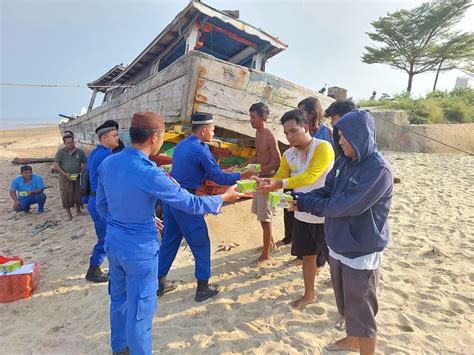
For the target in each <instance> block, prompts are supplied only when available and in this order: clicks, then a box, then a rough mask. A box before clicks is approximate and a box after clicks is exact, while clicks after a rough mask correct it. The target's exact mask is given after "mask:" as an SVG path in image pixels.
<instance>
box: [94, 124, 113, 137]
mask: <svg viewBox="0 0 474 355" xmlns="http://www.w3.org/2000/svg"><path fill="white" fill-rule="evenodd" d="M114 129H119V124H118V122H117V121H114V120H107V121H105V122H104V123H102V124H101V125H100V126H99V127H97V128H96V129H95V133H96V134H97V135H98V136H99V137H100V136H101V135H103V134H104V133H107V132H110V131H113V130H114Z"/></svg>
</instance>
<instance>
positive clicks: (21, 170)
mask: <svg viewBox="0 0 474 355" xmlns="http://www.w3.org/2000/svg"><path fill="white" fill-rule="evenodd" d="M25 171H33V168H32V167H31V166H29V165H23V166H22V167H21V168H20V173H23V172H25Z"/></svg>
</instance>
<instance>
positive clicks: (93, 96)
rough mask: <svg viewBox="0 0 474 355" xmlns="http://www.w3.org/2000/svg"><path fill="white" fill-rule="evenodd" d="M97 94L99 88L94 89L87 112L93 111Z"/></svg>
mask: <svg viewBox="0 0 474 355" xmlns="http://www.w3.org/2000/svg"><path fill="white" fill-rule="evenodd" d="M96 95H97V89H94V91H93V92H92V97H91V102H90V103H89V107H88V108H87V112H90V111H92V108H93V107H94V102H95V97H96Z"/></svg>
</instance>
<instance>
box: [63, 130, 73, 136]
mask: <svg viewBox="0 0 474 355" xmlns="http://www.w3.org/2000/svg"><path fill="white" fill-rule="evenodd" d="M64 135H65V136H72V137H74V133H72V131H64Z"/></svg>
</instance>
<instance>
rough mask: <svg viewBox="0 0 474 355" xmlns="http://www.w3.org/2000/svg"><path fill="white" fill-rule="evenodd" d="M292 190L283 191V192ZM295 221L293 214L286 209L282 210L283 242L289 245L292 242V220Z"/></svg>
mask: <svg viewBox="0 0 474 355" xmlns="http://www.w3.org/2000/svg"><path fill="white" fill-rule="evenodd" d="M287 191H292V190H283V192H287ZM294 219H295V212H289V211H288V210H287V209H286V208H285V209H283V223H284V225H285V238H283V242H284V243H285V244H290V243H291V241H292V240H293V220H294Z"/></svg>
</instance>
